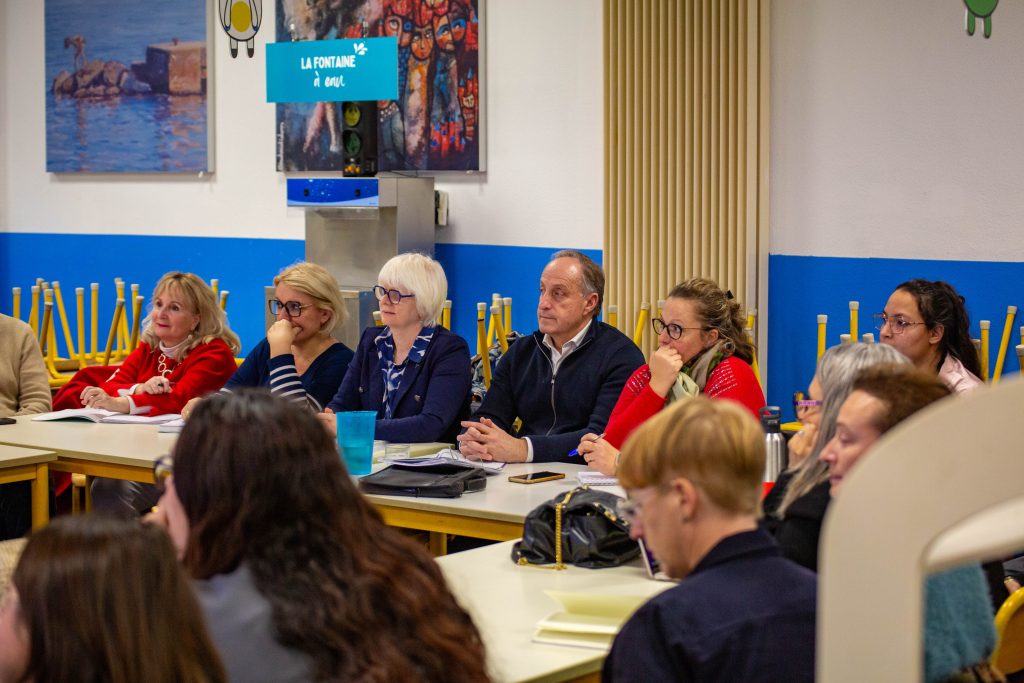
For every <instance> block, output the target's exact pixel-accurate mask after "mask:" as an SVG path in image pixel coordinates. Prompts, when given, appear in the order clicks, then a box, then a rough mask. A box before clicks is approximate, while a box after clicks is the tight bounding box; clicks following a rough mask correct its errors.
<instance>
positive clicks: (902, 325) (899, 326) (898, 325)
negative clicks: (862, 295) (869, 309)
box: [871, 313, 924, 334]
mask: <svg viewBox="0 0 1024 683" xmlns="http://www.w3.org/2000/svg"><path fill="white" fill-rule="evenodd" d="M871 317H872V318H874V319H875V329H877V330H878V331H879V332H881V331H882V328H883V327H885V326H886V325H888V326H889V330H890V331H891V332H892V333H893V334H903V333H904V332H906V331H907V328H908V327H913V326H914V325H924V323H915V322H911V321H909V320H907V319H906V318H900V317H896V318H890V317H889V316H887V315H886V314H885V313H879V314H878V315H873V316H871Z"/></svg>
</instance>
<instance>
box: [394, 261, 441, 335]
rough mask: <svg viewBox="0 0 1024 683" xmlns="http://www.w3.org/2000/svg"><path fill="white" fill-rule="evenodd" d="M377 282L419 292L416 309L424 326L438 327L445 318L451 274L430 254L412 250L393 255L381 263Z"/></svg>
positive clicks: (416, 293) (414, 292)
mask: <svg viewBox="0 0 1024 683" xmlns="http://www.w3.org/2000/svg"><path fill="white" fill-rule="evenodd" d="M377 282H378V283H379V284H388V285H390V286H391V287H397V288H399V289H406V290H408V291H410V292H412V293H413V294H415V295H416V312H417V313H418V314H419V316H420V320H421V321H422V323H423V326H424V327H434V326H435V325H437V323H438V321H439V320H440V319H441V311H442V310H443V309H444V301H445V298H447V296H448V278H446V277H445V274H444V268H442V267H441V264H440V263H438V262H437V261H435V260H434V259H432V258H430V257H429V256H427V255H426V254H419V253H417V252H414V251H408V252H405V253H402V254H399V255H397V256H392V257H391V259H390V260H389V261H388V262H387V263H385V264H384V265H383V266H382V267H381V269H380V273H379V274H378V275H377Z"/></svg>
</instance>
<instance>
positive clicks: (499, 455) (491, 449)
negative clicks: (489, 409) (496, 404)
mask: <svg viewBox="0 0 1024 683" xmlns="http://www.w3.org/2000/svg"><path fill="white" fill-rule="evenodd" d="M462 427H463V429H465V430H466V431H465V432H464V433H462V434H459V436H458V441H459V451H460V452H461V453H462V454H463V455H464V456H466V457H467V458H469V459H471V460H498V461H500V462H526V457H527V455H528V454H529V448H528V446H527V444H526V439H520V438H517V437H514V436H512V435H511V434H509V433H508V432H506V431H505V430H504V429H502V428H501V427H499V426H498V425H496V424H494V421H493V420H489V419H488V418H486V417H481V418H480V421H479V422H475V421H473V420H465V421H463V422H462Z"/></svg>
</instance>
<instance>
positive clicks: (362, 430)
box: [336, 410, 377, 476]
mask: <svg viewBox="0 0 1024 683" xmlns="http://www.w3.org/2000/svg"><path fill="white" fill-rule="evenodd" d="M336 419H337V424H338V450H339V451H341V458H342V460H344V461H345V466H346V467H347V468H348V473H349V474H353V475H356V476H362V475H364V474H369V473H370V471H371V470H372V469H373V435H374V428H375V427H376V426H377V413H376V411H373V410H354V411H352V412H347V413H338V414H337V415H336Z"/></svg>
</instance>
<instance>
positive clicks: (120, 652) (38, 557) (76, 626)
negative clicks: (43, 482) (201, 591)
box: [0, 515, 227, 683]
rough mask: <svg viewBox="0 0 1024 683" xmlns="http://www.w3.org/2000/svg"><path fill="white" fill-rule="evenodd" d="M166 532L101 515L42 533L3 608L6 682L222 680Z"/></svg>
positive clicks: (33, 539)
mask: <svg viewBox="0 0 1024 683" xmlns="http://www.w3.org/2000/svg"><path fill="white" fill-rule="evenodd" d="M226 680H227V678H226V676H225V674H224V668H223V667H222V665H221V662H220V658H219V657H218V656H217V652H216V650H214V647H213V645H212V644H211V642H210V638H209V636H208V635H207V630H206V626H205V624H204V623H203V615H202V613H201V611H200V609H199V605H198V603H197V601H196V597H195V595H194V593H193V592H192V586H191V585H189V581H188V578H187V576H186V575H185V572H184V571H182V569H181V567H180V566H179V565H178V563H177V561H176V560H175V556H174V548H173V546H172V545H171V542H170V541H169V540H168V538H167V534H165V533H164V532H163V530H161V529H159V528H157V527H154V526H150V525H143V524H140V523H139V522H130V521H127V520H118V519H114V518H110V517H103V516H101V515H82V516H79V515H76V516H72V517H63V518H61V519H57V520H55V521H54V522H53V523H51V524H50V525H49V526H46V527H44V528H42V529H39V530H38V531H35V532H33V534H32V535H31V536H30V537H29V540H28V543H27V544H26V545H25V550H24V552H23V553H22V555H21V558H20V560H19V561H18V566H17V568H16V569H15V570H14V577H13V580H12V583H11V585H10V586H9V587H8V588H7V592H6V593H5V594H4V596H3V600H2V602H0V683H8V682H11V683H13V682H14V681H18V682H21V681H33V682H34V683H64V682H65V681H80V682H81V683H138V682H139V681H146V682H147V683H178V682H179V681H180V682H181V683H223V682H224V681H226Z"/></svg>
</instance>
